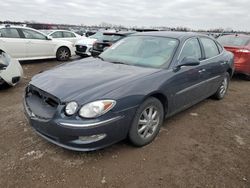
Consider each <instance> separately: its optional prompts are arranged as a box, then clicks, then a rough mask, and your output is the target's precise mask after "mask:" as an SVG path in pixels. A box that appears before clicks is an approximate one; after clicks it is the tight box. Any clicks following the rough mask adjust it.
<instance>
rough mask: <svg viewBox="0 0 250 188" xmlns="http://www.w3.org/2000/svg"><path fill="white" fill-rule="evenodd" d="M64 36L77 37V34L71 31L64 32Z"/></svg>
mask: <svg viewBox="0 0 250 188" xmlns="http://www.w3.org/2000/svg"><path fill="white" fill-rule="evenodd" d="M63 37H64V38H75V37H76V36H75V35H74V34H73V33H70V32H63Z"/></svg>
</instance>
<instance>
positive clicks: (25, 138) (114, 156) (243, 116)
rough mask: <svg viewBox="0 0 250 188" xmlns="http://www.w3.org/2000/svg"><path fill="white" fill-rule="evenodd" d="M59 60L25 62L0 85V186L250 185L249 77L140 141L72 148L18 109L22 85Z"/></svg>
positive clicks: (244, 186)
mask: <svg viewBox="0 0 250 188" xmlns="http://www.w3.org/2000/svg"><path fill="white" fill-rule="evenodd" d="M58 64H59V62H57V61H55V60H46V61H32V62H25V63H23V68H24V72H25V78H24V79H23V80H22V82H21V83H20V84H18V85H17V86H16V87H14V88H8V89H4V90H0V104H1V108H0V122H1V123H0V187H3V188H5V187H139V188H140V187H141V188H145V187H150V188H151V187H197V188H198V187H216V188H223V187H233V188H238V187H240V188H241V187H242V188H250V82H248V81H244V80H241V79H239V78H233V79H232V82H231V85H230V89H229V92H228V94H227V96H226V97H225V99H224V100H221V101H215V100H212V99H207V100H205V101H204V102H202V103H200V104H198V105H196V106H194V107H192V108H190V109H188V110H186V111H184V112H182V113H179V114H178V115H176V116H174V117H171V118H169V119H168V120H166V121H165V123H164V126H163V127H162V129H161V132H160V134H159V136H158V137H157V139H156V140H155V141H154V142H153V143H152V144H150V145H148V146H146V147H143V148H134V147H132V146H131V145H130V144H128V143H127V142H126V141H124V142H121V143H118V144H115V145H113V146H111V147H108V148H106V149H103V150H100V151H95V152H87V153H86V152H72V151H68V150H65V149H62V148H60V147H57V146H55V145H53V144H50V143H48V142H47V141H45V140H44V139H42V138H40V137H39V136H37V135H36V134H35V133H34V131H33V130H32V129H31V128H30V126H29V125H28V123H27V122H26V120H25V117H24V114H23V107H22V96H23V92H24V88H25V85H26V84H27V83H28V82H29V80H30V79H31V77H32V76H33V75H35V74H37V73H38V72H40V71H41V70H46V69H49V68H51V67H54V66H56V65H58Z"/></svg>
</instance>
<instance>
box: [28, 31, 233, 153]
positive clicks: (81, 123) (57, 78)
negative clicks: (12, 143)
mask: <svg viewBox="0 0 250 188" xmlns="http://www.w3.org/2000/svg"><path fill="white" fill-rule="evenodd" d="M233 71H234V69H233V54H232V53H230V52H227V51H225V50H224V48H223V47H222V46H221V45H220V44H219V43H218V42H216V41H215V40H213V39H212V38H209V37H207V36H205V35H200V34H195V33H179V32H148V33H139V34H134V35H131V36H129V37H127V38H124V39H122V40H120V41H119V42H117V43H116V44H114V45H113V46H111V47H110V48H109V49H108V50H106V51H105V52H104V53H102V54H101V55H100V56H99V58H87V59H84V60H80V61H75V62H71V63H67V64H64V65H61V66H58V67H56V68H53V69H51V70H49V71H46V72H43V73H40V74H38V75H36V76H34V77H33V79H32V81H31V82H30V83H29V85H28V87H27V88H26V93H25V99H24V108H25V112H26V115H27V117H28V119H29V121H30V124H31V125H32V127H33V128H34V130H35V131H36V132H37V133H38V134H39V135H40V136H42V137H43V138H45V139H47V140H48V141H50V142H52V143H54V144H57V145H59V146H62V147H64V148H67V149H71V150H78V151H88V150H96V149H100V148H103V147H106V146H108V145H111V144H113V143H116V142H118V141H120V140H123V139H125V138H129V140H130V141H131V142H132V143H133V144H134V145H135V146H144V145H146V144H149V143H150V142H152V141H153V140H154V138H155V137H156V136H157V134H158V132H159V130H160V127H161V126H162V124H163V121H164V118H166V117H170V116H172V115H174V114H176V113H177V112H180V111H182V110H184V109H187V108H189V107H191V106H192V105H194V104H196V103H198V102H200V101H202V100H204V99H206V98H208V97H210V96H213V97H214V98H215V99H222V98H223V97H224V96H225V94H226V92H227V89H228V84H229V81H230V77H231V76H232V74H233Z"/></svg>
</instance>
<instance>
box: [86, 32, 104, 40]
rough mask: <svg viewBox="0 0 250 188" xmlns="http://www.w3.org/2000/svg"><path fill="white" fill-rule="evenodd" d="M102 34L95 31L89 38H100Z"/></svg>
mask: <svg viewBox="0 0 250 188" xmlns="http://www.w3.org/2000/svg"><path fill="white" fill-rule="evenodd" d="M102 36H103V33H102V32H97V33H95V34H94V35H91V36H90V37H89V38H91V39H97V40H100V39H101V38H102Z"/></svg>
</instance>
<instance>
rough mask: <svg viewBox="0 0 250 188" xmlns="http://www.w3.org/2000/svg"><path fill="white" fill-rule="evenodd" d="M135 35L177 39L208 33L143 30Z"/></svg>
mask: <svg viewBox="0 0 250 188" xmlns="http://www.w3.org/2000/svg"><path fill="white" fill-rule="evenodd" d="M133 35H140V36H158V37H170V38H176V39H183V38H190V37H195V36H206V37H207V35H204V34H200V33H194V32H177V31H155V32H141V33H135V34H133Z"/></svg>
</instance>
